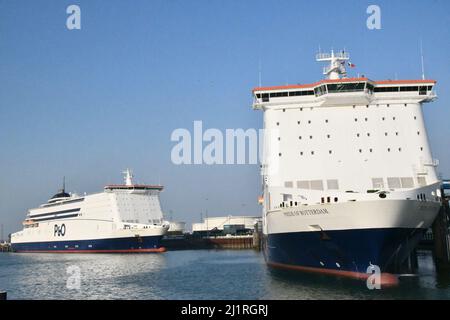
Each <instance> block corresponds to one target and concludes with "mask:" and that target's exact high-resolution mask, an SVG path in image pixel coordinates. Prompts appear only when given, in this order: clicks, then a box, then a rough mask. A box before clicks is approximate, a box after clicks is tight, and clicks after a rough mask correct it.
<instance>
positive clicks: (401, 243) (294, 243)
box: [264, 228, 425, 274]
mask: <svg viewBox="0 0 450 320" xmlns="http://www.w3.org/2000/svg"><path fill="white" fill-rule="evenodd" d="M424 232H425V229H414V228H383V229H353V230H334V231H326V232H295V233H278V234H269V235H268V236H266V237H265V246H264V253H265V257H266V261H267V262H268V263H269V265H273V266H277V267H287V268H288V269H298V270H305V271H318V272H321V270H323V271H324V273H326V272H325V271H330V272H329V273H331V274H338V273H339V272H343V273H349V272H350V273H366V271H367V268H368V267H369V266H370V265H371V264H372V265H377V266H379V267H380V269H381V271H382V272H395V271H396V269H397V268H398V267H399V266H400V265H401V263H402V262H404V261H405V260H406V258H408V257H409V255H410V253H411V251H412V250H413V249H414V248H415V247H416V245H417V243H418V242H419V241H420V239H421V238H422V236H423V233H424Z"/></svg>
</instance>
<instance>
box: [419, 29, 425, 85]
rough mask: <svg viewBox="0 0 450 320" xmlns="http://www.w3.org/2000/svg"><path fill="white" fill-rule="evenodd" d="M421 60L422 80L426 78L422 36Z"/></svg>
mask: <svg viewBox="0 0 450 320" xmlns="http://www.w3.org/2000/svg"><path fill="white" fill-rule="evenodd" d="M420 60H421V63H422V80H425V66H424V64H423V47H422V38H420Z"/></svg>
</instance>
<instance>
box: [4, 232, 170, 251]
mask: <svg viewBox="0 0 450 320" xmlns="http://www.w3.org/2000/svg"><path fill="white" fill-rule="evenodd" d="M161 239H162V236H160V235H158V236H142V237H126V238H105V239H93V240H65V241H48V242H28V243H14V244H12V250H13V251H14V252H37V253H38V252H42V253H44V252H52V253H151V252H163V251H165V248H163V247H161V246H160V242H161Z"/></svg>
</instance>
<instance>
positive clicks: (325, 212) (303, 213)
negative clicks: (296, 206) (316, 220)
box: [284, 209, 330, 217]
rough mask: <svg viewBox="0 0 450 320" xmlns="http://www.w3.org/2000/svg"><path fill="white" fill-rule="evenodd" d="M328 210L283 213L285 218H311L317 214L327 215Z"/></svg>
mask: <svg viewBox="0 0 450 320" xmlns="http://www.w3.org/2000/svg"><path fill="white" fill-rule="evenodd" d="M329 213H330V212H328V209H308V210H294V211H287V212H285V213H284V215H285V216H288V217H293V216H313V215H317V214H329Z"/></svg>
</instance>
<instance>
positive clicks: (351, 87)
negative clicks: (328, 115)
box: [327, 82, 365, 93]
mask: <svg viewBox="0 0 450 320" xmlns="http://www.w3.org/2000/svg"><path fill="white" fill-rule="evenodd" d="M364 87H365V82H359V83H336V84H328V85H327V88H328V93H333V92H354V91H364Z"/></svg>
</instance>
